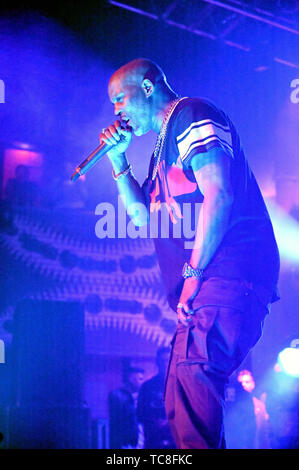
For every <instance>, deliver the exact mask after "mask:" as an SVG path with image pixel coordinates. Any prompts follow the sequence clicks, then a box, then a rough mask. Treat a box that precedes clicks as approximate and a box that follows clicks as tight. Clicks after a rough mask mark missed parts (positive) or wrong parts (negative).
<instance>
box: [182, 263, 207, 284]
mask: <svg viewBox="0 0 299 470" xmlns="http://www.w3.org/2000/svg"><path fill="white" fill-rule="evenodd" d="M203 272H204V270H203V269H200V268H196V269H195V268H192V266H191V265H190V264H188V263H185V264H184V266H183V271H182V276H183V278H184V279H187V278H188V277H195V278H196V279H199V280H202V278H203Z"/></svg>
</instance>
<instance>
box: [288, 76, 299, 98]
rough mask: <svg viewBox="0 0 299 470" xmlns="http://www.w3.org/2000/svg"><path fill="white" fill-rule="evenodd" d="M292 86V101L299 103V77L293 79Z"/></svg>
mask: <svg viewBox="0 0 299 470" xmlns="http://www.w3.org/2000/svg"><path fill="white" fill-rule="evenodd" d="M290 86H291V88H294V90H293V91H292V92H291V95H290V100H291V102H292V103H294V104H297V103H299V78H294V80H292V81H291V85H290Z"/></svg>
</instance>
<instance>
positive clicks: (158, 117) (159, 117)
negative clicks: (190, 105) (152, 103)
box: [153, 92, 178, 134]
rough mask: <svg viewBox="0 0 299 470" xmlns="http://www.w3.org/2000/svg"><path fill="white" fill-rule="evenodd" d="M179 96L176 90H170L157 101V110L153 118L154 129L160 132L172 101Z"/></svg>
mask: <svg viewBox="0 0 299 470" xmlns="http://www.w3.org/2000/svg"><path fill="white" fill-rule="evenodd" d="M177 98H178V95H177V94H176V93H174V92H170V93H169V94H167V95H164V96H163V98H162V99H160V102H159V103H157V107H156V112H155V115H154V118H153V131H154V132H156V133H157V134H159V132H160V130H161V127H162V123H163V119H164V117H165V114H166V113H167V111H168V109H169V106H170V104H171V102H172V101H173V100H175V99H177Z"/></svg>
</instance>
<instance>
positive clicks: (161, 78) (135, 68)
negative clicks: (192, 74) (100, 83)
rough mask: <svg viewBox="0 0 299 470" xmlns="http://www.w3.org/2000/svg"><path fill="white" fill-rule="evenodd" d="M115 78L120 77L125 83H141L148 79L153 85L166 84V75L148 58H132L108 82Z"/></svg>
mask: <svg viewBox="0 0 299 470" xmlns="http://www.w3.org/2000/svg"><path fill="white" fill-rule="evenodd" d="M115 79H121V80H122V81H123V83H125V84H135V85H142V82H143V81H144V80H150V81H151V82H152V84H153V85H156V84H157V83H164V84H166V77H165V74H164V72H163V71H162V69H161V68H160V67H159V66H158V65H157V64H156V63H155V62H153V61H151V60H149V59H143V58H141V59H134V60H132V61H131V62H128V63H127V64H125V65H123V66H122V67H120V68H119V69H118V70H116V72H114V74H113V75H112V77H111V78H110V82H109V85H110V83H111V82H112V81H113V80H115Z"/></svg>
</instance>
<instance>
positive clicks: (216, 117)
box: [175, 98, 228, 131]
mask: <svg viewBox="0 0 299 470" xmlns="http://www.w3.org/2000/svg"><path fill="white" fill-rule="evenodd" d="M207 121H211V122H212V123H215V124H218V125H222V126H227V125H228V120H227V116H226V114H225V113H224V112H223V111H222V110H221V109H220V108H218V107H217V106H216V105H215V104H214V103H213V102H212V101H210V100H208V99H206V98H185V99H183V100H182V101H181V102H180V103H179V105H178V108H177V113H176V119H175V127H176V130H178V131H179V130H180V129H182V130H183V129H184V127H186V125H190V124H193V123H197V124H205V123H206V122H207Z"/></svg>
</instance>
